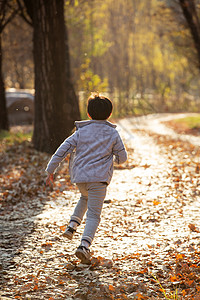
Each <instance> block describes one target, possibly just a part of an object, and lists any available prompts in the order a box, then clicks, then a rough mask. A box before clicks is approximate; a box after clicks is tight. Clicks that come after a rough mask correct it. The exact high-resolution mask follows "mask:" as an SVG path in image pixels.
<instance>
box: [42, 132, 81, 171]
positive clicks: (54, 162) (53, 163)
mask: <svg viewBox="0 0 200 300" xmlns="http://www.w3.org/2000/svg"><path fill="white" fill-rule="evenodd" d="M77 139H78V132H77V131H76V132H75V133H73V134H72V135H71V136H70V137H68V138H67V139H66V140H65V141H64V142H63V143H62V144H61V145H60V147H59V148H58V149H57V150H56V152H55V153H54V154H53V155H52V157H51V159H50V161H49V163H48V165H47V168H46V171H47V172H48V173H54V172H55V170H56V169H57V167H58V166H59V164H60V163H61V162H62V160H63V159H64V158H65V157H66V156H67V154H68V153H72V152H73V150H74V148H75V147H76V145H77Z"/></svg>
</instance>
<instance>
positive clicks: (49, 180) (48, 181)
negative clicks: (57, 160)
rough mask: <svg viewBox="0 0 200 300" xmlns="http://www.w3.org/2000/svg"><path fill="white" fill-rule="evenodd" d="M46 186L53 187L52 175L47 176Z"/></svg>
mask: <svg viewBox="0 0 200 300" xmlns="http://www.w3.org/2000/svg"><path fill="white" fill-rule="evenodd" d="M46 185H49V186H50V187H51V186H52V185H53V174H48V177H47V179H46Z"/></svg>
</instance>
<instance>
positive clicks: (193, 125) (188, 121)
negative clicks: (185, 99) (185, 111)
mask: <svg viewBox="0 0 200 300" xmlns="http://www.w3.org/2000/svg"><path fill="white" fill-rule="evenodd" d="M174 122H175V123H178V124H180V123H181V124H184V125H185V126H186V127H187V128H188V129H198V128H200V115H199V116H192V117H185V118H181V119H176V120H174Z"/></svg>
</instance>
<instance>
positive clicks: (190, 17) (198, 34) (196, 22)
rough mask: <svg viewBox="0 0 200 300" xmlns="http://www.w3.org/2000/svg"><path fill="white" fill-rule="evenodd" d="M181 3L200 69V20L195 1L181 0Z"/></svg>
mask: <svg viewBox="0 0 200 300" xmlns="http://www.w3.org/2000/svg"><path fill="white" fill-rule="evenodd" d="M179 3H180V6H181V9H182V11H183V15H184V17H185V19H186V21H187V24H188V27H189V29H190V32H191V35H192V38H193V41H194V45H195V48H196V51H197V56H198V62H199V69H200V19H199V17H198V14H197V10H196V6H195V2H194V0H179Z"/></svg>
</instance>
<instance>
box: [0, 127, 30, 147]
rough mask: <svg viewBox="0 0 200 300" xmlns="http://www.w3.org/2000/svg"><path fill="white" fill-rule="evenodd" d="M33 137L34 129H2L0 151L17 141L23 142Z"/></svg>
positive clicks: (0, 132)
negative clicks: (25, 130) (24, 130)
mask: <svg viewBox="0 0 200 300" xmlns="http://www.w3.org/2000/svg"><path fill="white" fill-rule="evenodd" d="M31 138H32V131H29V132H23V131H18V132H12V130H11V131H6V130H1V131H0V151H2V150H3V149H4V150H5V148H6V147H7V146H11V145H13V144H16V143H22V142H24V141H31Z"/></svg>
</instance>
